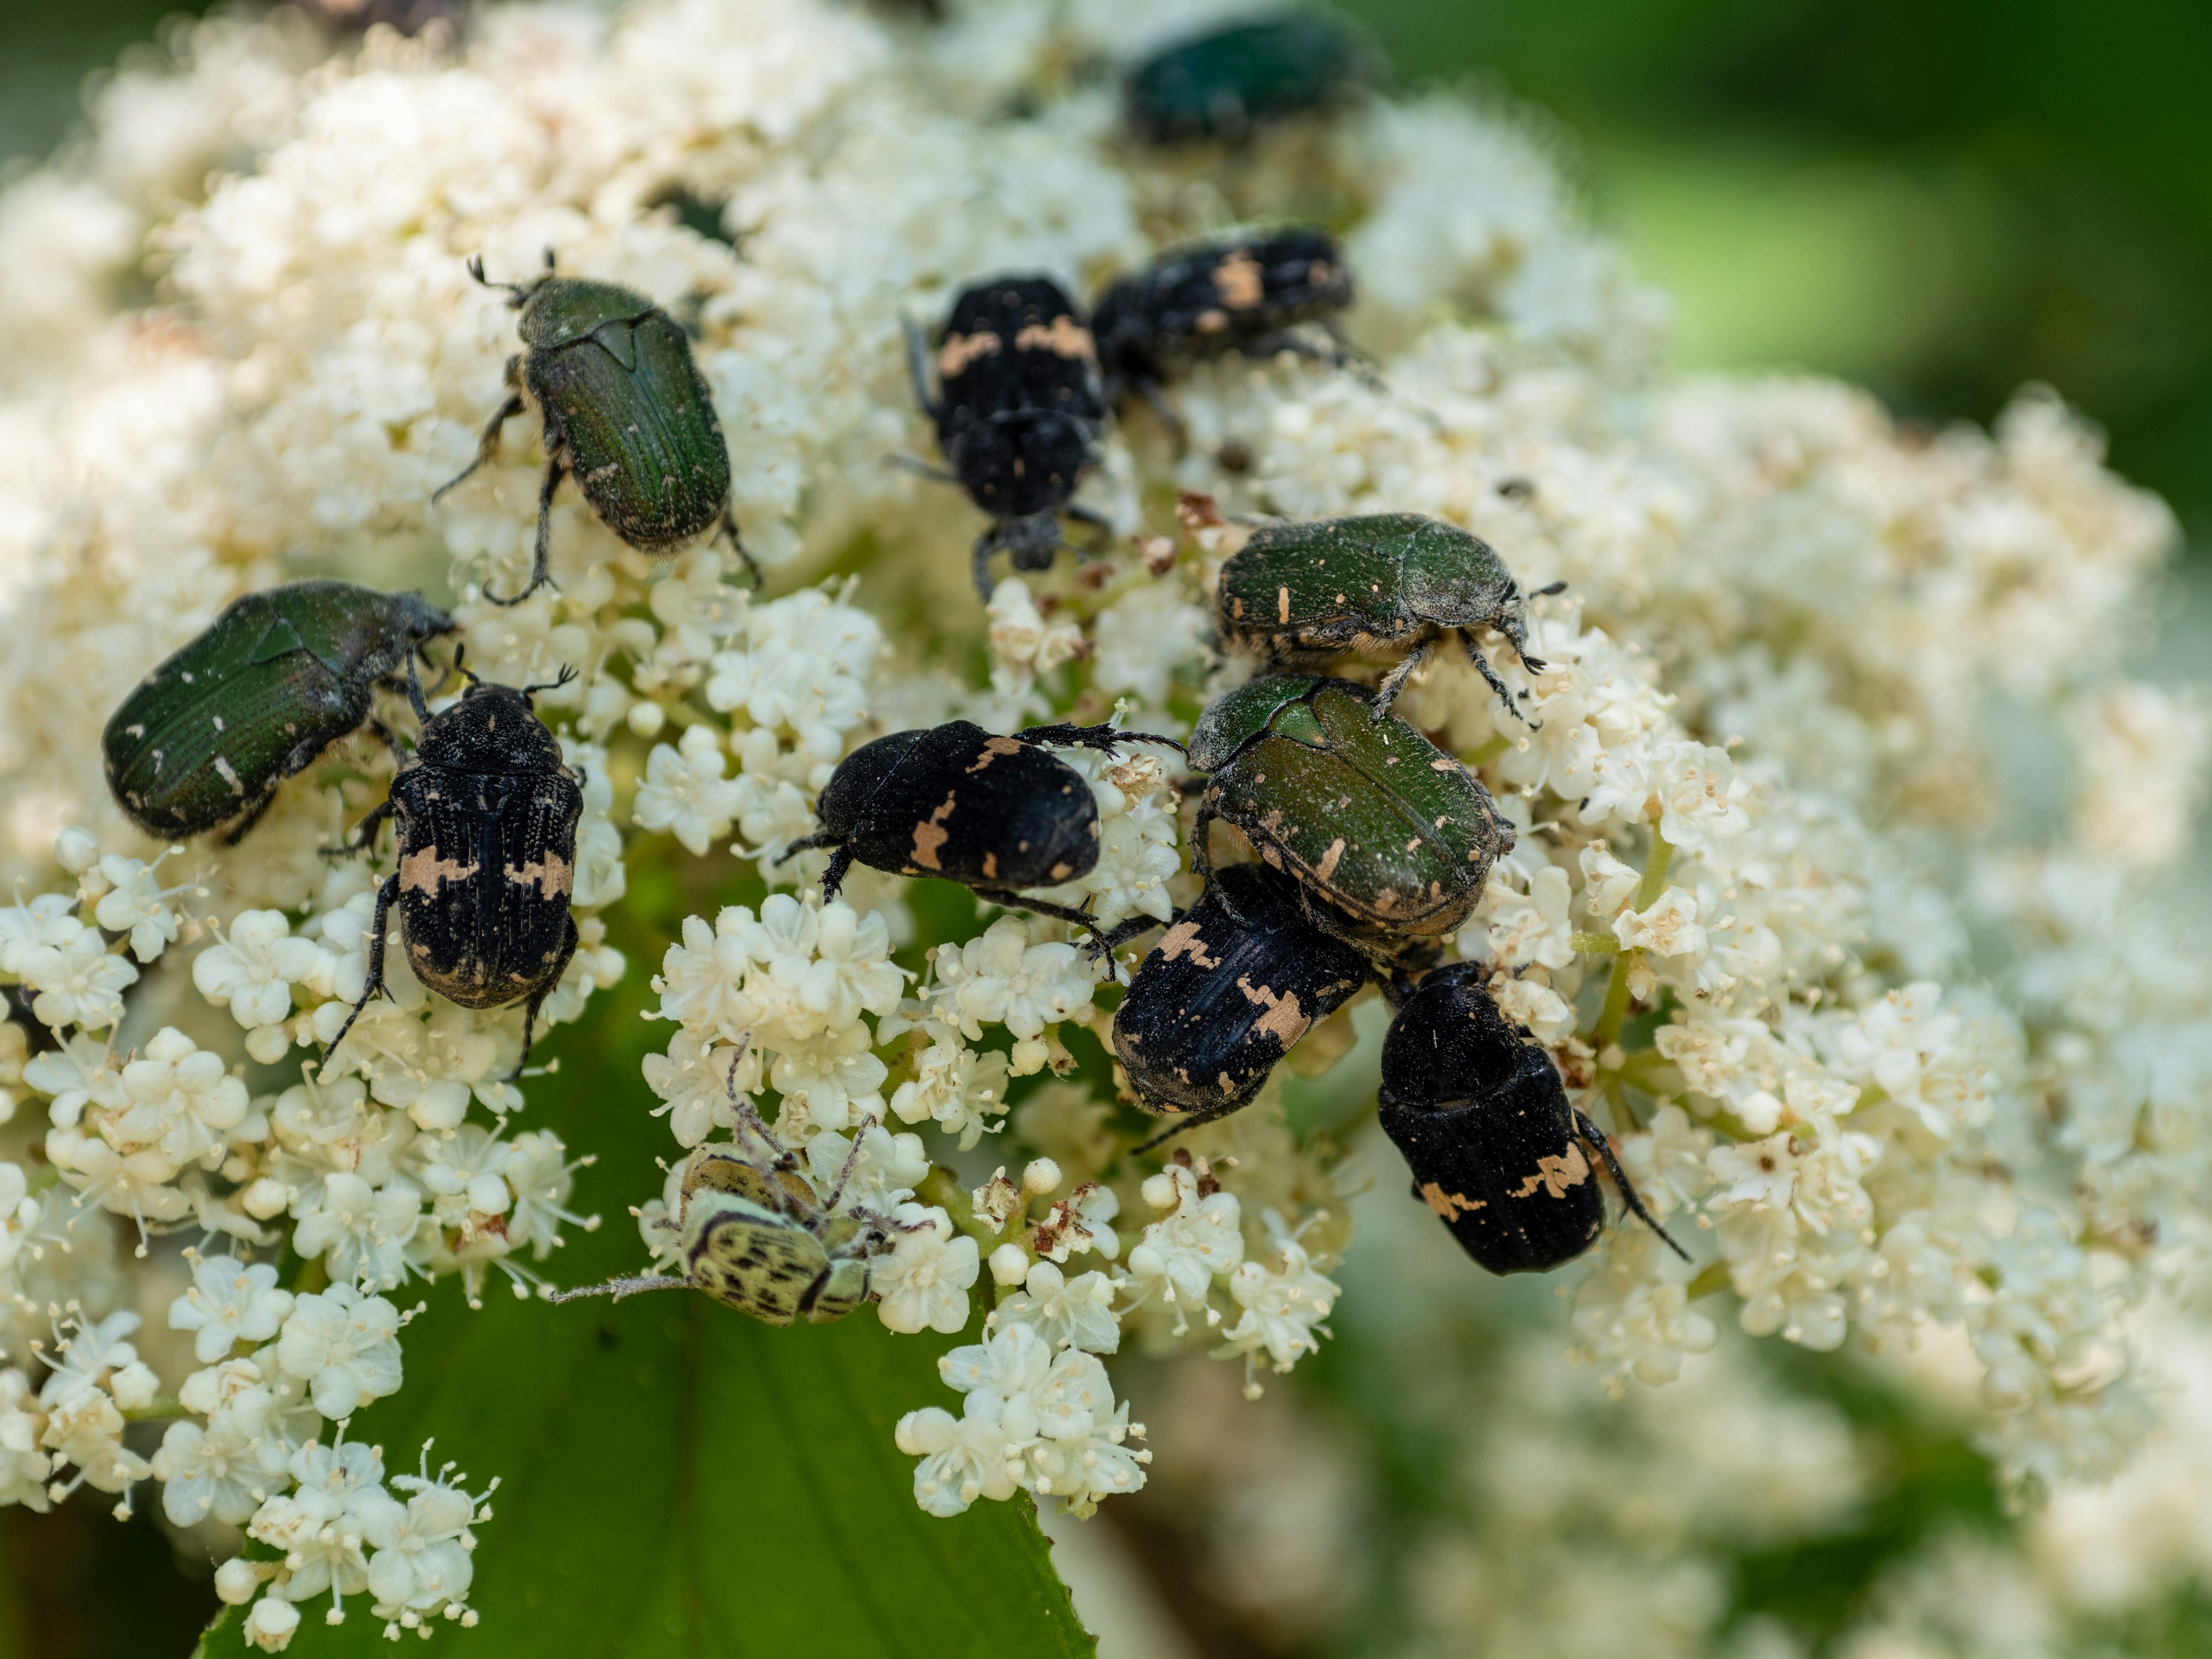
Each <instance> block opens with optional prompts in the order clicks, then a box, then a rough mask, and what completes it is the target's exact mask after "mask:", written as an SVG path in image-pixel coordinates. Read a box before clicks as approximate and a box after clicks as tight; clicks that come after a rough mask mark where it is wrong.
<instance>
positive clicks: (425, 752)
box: [323, 670, 584, 1076]
mask: <svg viewBox="0 0 2212 1659" xmlns="http://www.w3.org/2000/svg"><path fill="white" fill-rule="evenodd" d="M574 677H575V676H574V670H565V671H563V672H562V677H561V678H560V679H559V680H557V681H555V682H554V684H556V685H561V684H567V683H568V681H569V680H571V679H573V678H574ZM551 689H552V688H551V687H550V686H544V685H526V686H521V687H516V686H511V685H493V684H487V683H485V682H483V681H481V680H477V679H475V678H473V677H471V683H470V684H469V687H468V690H466V691H465V692H464V693H463V694H462V696H461V698H460V701H459V702H456V703H454V704H453V705H452V706H451V707H449V708H444V709H441V711H440V712H439V713H437V714H435V715H434V714H431V713H430V711H429V709H428V707H427V706H426V705H425V704H424V702H423V701H422V686H421V684H419V683H418V682H417V681H416V678H415V677H414V676H413V675H412V674H411V673H410V675H409V677H408V684H407V694H408V696H409V697H410V700H411V701H412V702H413V703H414V705H415V713H416V718H417V719H419V720H421V721H422V740H421V742H420V743H419V744H416V750H415V757H414V759H413V760H411V761H410V762H409V763H407V764H406V765H404V766H403V767H401V768H400V769H399V772H398V775H397V776H396V777H394V778H393V779H392V792H391V793H390V795H389V796H388V797H387V798H386V799H385V800H384V801H383V802H382V803H381V804H380V805H378V806H377V807H375V808H374V810H373V811H371V812H370V813H369V814H368V817H365V818H363V819H362V822H361V825H360V827H359V829H357V830H356V832H355V836H354V842H353V846H354V848H355V850H356V851H359V850H361V849H362V848H367V847H368V846H370V845H371V844H373V843H374V841H375V839H376V835H377V831H378V829H379V828H380V826H381V825H382V823H383V822H384V820H385V819H386V818H387V817H388V818H390V819H392V821H393V823H394V826H395V834H396V835H397V837H398V848H399V869H398V872H397V873H396V874H394V875H392V876H391V877H388V878H386V880H385V882H384V884H383V885H382V886H381V887H380V888H378V889H377V893H376V915H375V919H374V921H373V922H372V923H371V925H370V928H369V937H368V983H367V984H365V985H364V986H362V993H361V1000H359V1001H357V1002H356V1003H355V1004H354V1006H353V1012H351V1013H349V1014H348V1015H347V1016H346V1022H345V1024H343V1025H342V1026H340V1027H339V1028H338V1032H337V1036H335V1037H333V1038H332V1039H331V1043H330V1046H329V1048H325V1050H324V1051H323V1057H324V1059H325V1061H327V1060H329V1058H330V1056H331V1054H334V1053H335V1052H337V1047H338V1045H339V1044H340V1043H342V1042H344V1041H345V1037H346V1033H347V1032H348V1031H349V1030H352V1029H353V1024H354V1022H355V1021H356V1020H357V1019H359V1018H361V1012H362V1009H364V1008H366V1007H367V1006H368V1001H369V999H370V998H371V997H374V996H375V995H377V994H379V993H380V992H381V991H382V990H383V989H384V941H385V932H386V924H387V921H388V920H389V918H390V915H391V912H392V908H393V907H394V906H397V907H398V911H399V931H400V939H401V940H402V942H403V944H404V946H405V948H406V952H407V965H408V966H409V967H410V969H413V970H414V973H415V977H416V978H417V979H419V980H421V981H422V983H423V984H424V985H425V986H427V987H429V988H430V989H431V990H433V991H435V992H436V993H437V994H439V995H440V996H441V997H444V998H445V999H446V1000H447V1001H449V1002H457V1003H459V1005H460V1006H462V1007H464V1008H501V1007H505V1006H507V1004H509V1003H513V1002H522V1003H525V1004H526V1012H525V1013H524V1015H523V1022H522V1060H517V1061H516V1062H515V1073H514V1074H515V1075H516V1076H520V1074H521V1071H522V1061H523V1060H527V1059H528V1057H529V1054H530V1044H531V1040H532V1036H533V1035H534V1034H535V1032H536V1030H537V1026H538V1008H539V1006H541V1005H543V1003H544V1000H545V999H546V997H547V996H548V995H549V994H550V993H551V991H552V989H553V987H555V986H556V985H557V984H559V983H560V982H561V975H562V973H563V972H564V971H566V970H567V969H568V959H569V958H570V957H573V956H574V955H575V953H576V938H577V935H576V921H575V918H574V916H572V915H570V914H569V913H568V896H569V895H570V894H571V893H572V892H573V891H574V890H575V884H576V822H577V820H578V819H579V818H580V817H582V816H583V811H584V795H583V791H582V790H581V789H580V788H578V787H577V785H576V780H575V779H574V777H572V776H571V775H569V772H568V768H567V767H566V766H564V765H562V762H561V745H560V743H559V742H558V741H557V740H556V738H555V737H554V736H553V734H552V732H549V731H548V730H546V728H545V724H544V721H542V720H539V719H538V715H537V714H536V712H535V711H534V710H533V709H532V708H531V705H530V699H531V697H532V695H533V694H534V693H536V692H538V691H544V690H551Z"/></svg>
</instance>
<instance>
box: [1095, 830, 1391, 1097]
mask: <svg viewBox="0 0 2212 1659" xmlns="http://www.w3.org/2000/svg"><path fill="white" fill-rule="evenodd" d="M1225 893H1226V894H1227V895H1229V896H1230V897H1231V898H1233V899H1234V901H1235V908H1234V909H1233V911H1232V909H1231V906H1230V905H1229V904H1226V903H1225V902H1223V895H1224V894H1225ZM1367 977H1368V964H1367V958H1366V957H1364V955H1362V954H1361V953H1360V952H1359V951H1356V950H1354V949H1353V948H1352V946H1351V945H1346V944H1345V943H1344V942H1343V941H1342V940H1341V939H1332V938H1330V937H1329V935H1328V934H1327V933H1322V932H1321V931H1320V930H1319V929H1318V928H1316V927H1314V926H1313V924H1312V923H1311V922H1310V921H1308V920H1307V919H1306V911H1305V908H1304V902H1303V894H1302V892H1301V890H1300V888H1299V886H1298V884H1297V882H1296V881H1294V880H1292V879H1291V878H1290V877H1288V876H1286V875H1284V874H1282V873H1281V872H1279V871H1275V870H1271V869H1269V868H1268V867H1267V866H1265V865H1263V864H1238V865H1232V866H1230V867H1229V868H1228V869H1225V870H1217V871H1216V872H1214V874H1213V880H1212V883H1211V884H1209V885H1208V886H1207V888H1206V891H1205V893H1204V894H1203V895H1201V896H1200V899H1199V902H1197V903H1195V904H1194V905H1192V906H1191V907H1190V908H1189V909H1188V910H1186V911H1184V912H1182V914H1181V915H1178V916H1176V919H1175V921H1174V924H1173V925H1172V926H1171V927H1169V929H1168V930H1167V932H1166V933H1163V934H1161V935H1160V941H1159V943H1158V945H1154V946H1153V947H1152V952H1151V954H1150V955H1148V956H1146V958H1145V959H1144V961H1143V962H1142V963H1139V964H1138V967H1137V973H1136V976H1135V978H1133V980H1131V981H1130V982H1129V989H1128V992H1127V994H1126V995H1125V996H1123V997H1122V999H1121V1007H1119V1008H1118V1009H1116V1010H1115V1014H1114V1052H1115V1055H1116V1056H1117V1057H1118V1058H1119V1059H1120V1060H1121V1069H1122V1071H1123V1072H1124V1073H1126V1074H1127V1077H1128V1079H1129V1085H1130V1086H1131V1087H1132V1088H1133V1089H1134V1090H1135V1091H1136V1093H1137V1100H1138V1103H1139V1105H1141V1106H1143V1107H1144V1109H1146V1111H1148V1112H1154V1113H1157V1114H1158V1115H1160V1116H1162V1117H1172V1118H1175V1119H1176V1120H1178V1122H1179V1123H1180V1125H1181V1126H1182V1127H1189V1126H1190V1125H1193V1124H1198V1123H1204V1122H1206V1121H1209V1120H1211V1119H1213V1118H1217V1117H1225V1116H1227V1115H1229V1114H1230V1113H1231V1112H1233V1111H1236V1110H1237V1109H1238V1108H1239V1107H1243V1106H1246V1105H1249V1104H1250V1103H1251V1101H1252V1098H1253V1097H1254V1096H1255V1095H1257V1094H1258V1093H1259V1092H1260V1089H1261V1085H1263V1084H1264V1083H1266V1082H1267V1074H1268V1073H1270V1072H1272V1071H1273V1070H1274V1069H1275V1062H1276V1061H1277V1060H1280V1059H1282V1057H1283V1056H1284V1055H1285V1054H1288V1053H1289V1052H1290V1051H1291V1047H1292V1045H1294V1044H1295V1043H1296V1042H1297V1040H1298V1039H1299V1038H1300V1037H1302V1036H1304V1035H1305V1034H1306V1032H1307V1031H1308V1030H1310V1029H1311V1028H1312V1027H1313V1026H1314V1025H1315V1024H1316V1023H1317V1022H1319V1021H1321V1020H1323V1019H1326V1018H1328V1016H1329V1015H1331V1014H1333V1013H1334V1012H1336V1011H1337V1010H1338V1009H1339V1008H1340V1007H1342V1006H1344V1004H1345V1003H1346V1000H1349V999H1350V998H1351V996H1352V994H1353V993H1355V992H1356V991H1358V989H1359V987H1361V986H1363V985H1364V984H1365V983H1366V982H1367Z"/></svg>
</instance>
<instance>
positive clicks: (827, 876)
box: [808, 836, 853, 904]
mask: <svg viewBox="0 0 2212 1659" xmlns="http://www.w3.org/2000/svg"><path fill="white" fill-rule="evenodd" d="M808 839H809V840H812V839H813V837H811V836H809V837H808ZM852 867H853V849H852V848H850V847H849V846H848V845H847V844H846V843H845V842H842V841H841V842H837V843H836V845H835V847H834V848H833V849H832V851H831V852H830V854H829V868H828V869H826V870H824V871H823V872H822V902H823V903H824V904H827V903H829V902H830V901H831V900H832V899H834V898H836V896H837V894H838V892H839V890H841V889H842V887H843V886H844V885H845V872H847V871H848V870H850V869H851V868H852Z"/></svg>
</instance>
